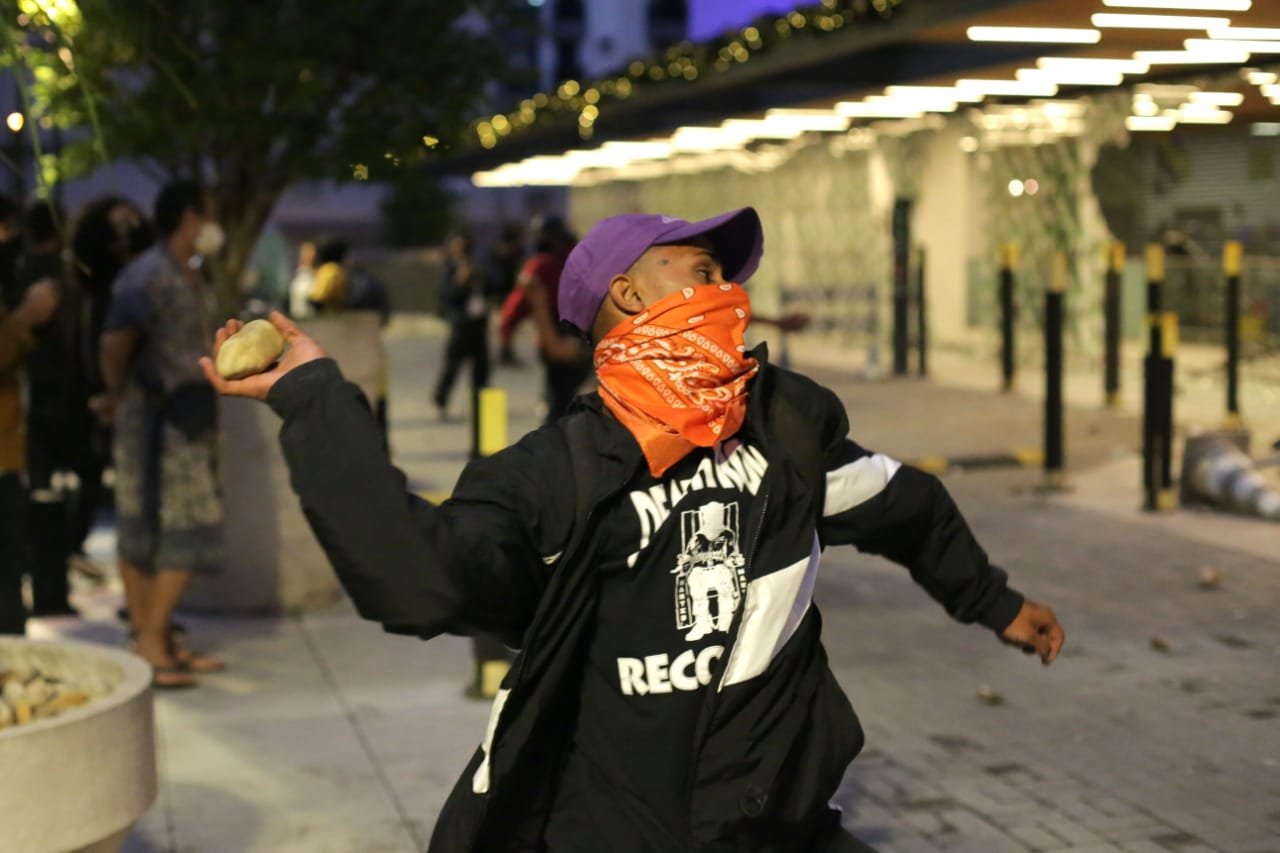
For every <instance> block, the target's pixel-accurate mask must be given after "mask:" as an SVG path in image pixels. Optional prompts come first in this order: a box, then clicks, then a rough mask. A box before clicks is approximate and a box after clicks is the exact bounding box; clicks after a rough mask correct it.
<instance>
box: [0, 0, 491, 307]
mask: <svg viewBox="0 0 1280 853" xmlns="http://www.w3.org/2000/svg"><path fill="white" fill-rule="evenodd" d="M511 5H512V4H510V3H509V2H503V0H361V2H359V3H353V2H334V3H329V2H315V0H310V2H308V0H268V2H261V3H229V2H226V0H0V14H3V15H4V20H5V24H3V25H0V27H3V29H4V32H5V39H6V41H5V44H4V45H3V47H4V48H5V49H6V50H5V53H6V54H7V56H8V57H9V60H10V62H11V63H13V64H14V65H15V66H17V71H18V72H19V73H18V75H17V77H18V79H19V82H20V85H21V86H22V88H23V93H24V97H25V98H26V100H27V113H28V115H29V116H30V117H32V118H34V119H36V120H35V121H29V122H28V125H29V127H30V130H31V133H32V137H31V138H32V143H33V147H35V149H36V154H37V157H38V158H40V163H41V165H42V167H43V170H44V172H45V173H46V180H49V179H56V178H58V177H60V176H68V177H69V176H72V175H74V174H77V173H80V172H83V171H86V170H88V169H90V168H92V167H93V166H95V165H99V164H101V163H103V162H106V161H108V160H109V159H115V158H128V159H133V160H137V161H139V162H144V163H148V164H152V165H154V166H155V167H156V168H157V169H158V170H159V171H161V172H162V173H163V174H164V176H166V177H167V176H188V177H198V178H200V179H201V180H203V181H204V182H205V184H206V185H207V186H208V187H209V189H210V191H211V193H212V195H213V197H214V199H215V200H216V202H217V205H218V210H219V216H220V219H221V221H222V223H223V225H224V228H225V229H226V232H227V244H226V248H225V250H224V252H223V253H222V256H221V257H220V258H219V259H217V262H218V264H219V268H218V270H217V272H218V276H217V278H218V281H219V284H220V292H221V294H222V296H223V301H224V307H228V308H230V307H232V306H234V305H236V303H237V300H238V294H237V292H236V287H235V283H236V282H237V281H238V280H239V277H240V273H241V271H242V270H243V268H244V266H245V264H246V262H247V261H248V259H249V256H250V254H251V253H252V251H253V247H254V244H255V242H256V241H257V239H258V235H259V233H260V232H261V230H262V226H263V225H264V223H265V222H266V220H267V218H268V217H269V216H270V214H271V211H272V209H273V208H274V207H275V204H276V201H277V200H278V199H279V197H280V194H281V193H282V192H283V191H284V190H285V189H286V188H287V187H288V186H289V185H290V184H291V183H293V182H294V181H297V180H299V179H304V178H332V179H348V180H350V179H356V180H379V179H384V178H387V177H390V176H392V175H393V174H394V173H395V172H397V171H399V170H403V169H412V168H413V167H414V166H415V165H419V164H421V162H422V161H424V160H425V159H426V158H428V157H430V156H433V154H434V152H436V151H438V150H442V149H448V148H449V147H451V145H452V144H453V142H454V140H457V139H458V138H460V137H459V135H460V133H461V131H462V130H463V129H464V123H465V120H466V119H467V117H468V116H469V114H470V113H471V112H472V111H473V109H474V108H475V107H476V106H478V98H479V97H480V95H481V94H482V91H483V89H484V85H485V83H486V82H488V81H490V80H493V79H495V78H497V77H499V76H500V75H501V74H502V73H503V63H502V56H501V47H500V44H499V43H498V42H497V41H496V40H495V39H493V38H492V37H491V36H490V35H489V34H488V33H491V32H494V31H499V32H500V31H502V28H503V27H504V26H506V25H507V14H508V10H509V9H510V7H511ZM13 22H16V26H15V25H14V23H13ZM40 127H44V128H46V129H48V128H54V127H56V128H66V129H67V131H66V132H65V133H64V140H66V142H65V145H64V147H63V148H62V150H61V151H60V152H59V153H58V154H57V155H53V154H48V153H44V152H42V151H41V150H40V147H39V141H40ZM55 157H56V161H55V159H54V158H55Z"/></svg>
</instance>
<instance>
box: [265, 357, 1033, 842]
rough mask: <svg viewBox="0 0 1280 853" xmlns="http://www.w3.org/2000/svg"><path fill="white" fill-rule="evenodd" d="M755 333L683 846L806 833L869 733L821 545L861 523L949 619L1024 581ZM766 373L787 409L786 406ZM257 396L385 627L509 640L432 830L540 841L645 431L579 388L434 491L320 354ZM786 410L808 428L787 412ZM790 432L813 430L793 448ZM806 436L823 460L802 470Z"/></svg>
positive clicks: (327, 543) (364, 607)
mask: <svg viewBox="0 0 1280 853" xmlns="http://www.w3.org/2000/svg"><path fill="white" fill-rule="evenodd" d="M754 354H755V355H756V356H757V357H758V358H759V359H760V360H761V361H762V363H764V364H765V366H764V368H763V369H762V370H761V372H760V374H759V375H758V376H757V377H756V378H755V379H753V380H752V382H751V385H750V386H749V392H748V393H749V396H748V414H747V419H746V424H745V425H744V428H743V429H744V430H745V431H747V436H748V437H749V439H750V440H751V441H752V442H753V443H754V444H755V445H756V446H758V447H759V448H760V449H761V451H762V452H763V454H764V456H765V458H766V459H768V460H769V467H768V470H767V472H766V474H765V479H764V483H763V486H762V489H761V494H762V495H763V496H764V498H763V500H762V501H761V502H760V503H761V505H762V509H761V510H760V514H759V517H758V518H757V519H755V522H754V523H755V529H756V531H757V534H756V537H755V539H756V542H755V547H754V548H753V557H752V562H753V565H752V566H751V568H750V572H749V578H748V579H749V583H748V587H747V593H746V595H744V596H743V601H742V604H741V605H740V610H739V613H738V614H737V616H736V617H735V621H734V623H733V631H732V633H731V635H730V637H729V640H728V642H727V643H726V648H727V651H726V652H725V655H724V658H723V659H722V660H721V661H720V662H719V668H720V672H718V673H717V674H716V678H717V679H718V680H719V684H718V689H712V690H709V691H708V692H707V703H706V706H705V707H704V709H703V712H702V715H701V718H700V721H699V725H698V730H697V731H698V734H697V737H696V742H695V744H694V745H693V753H692V756H693V757H692V759H691V762H692V764H691V772H690V778H691V780H692V781H691V784H690V790H689V791H688V792H687V793H688V802H689V814H688V827H689V830H690V837H689V839H688V846H687V849H688V850H690V851H695V850H696V851H708V853H711V851H726V853H727V851H752V850H758V851H792V850H794V851H800V850H807V849H810V848H811V842H810V840H811V837H812V836H811V834H812V833H813V832H814V830H815V827H816V825H817V824H818V821H819V819H820V818H821V817H822V816H823V815H824V814H825V812H826V810H827V803H828V801H829V800H830V798H831V796H832V795H833V794H834V793H835V790H836V788H837V786H838V785H839V783H840V780H841V778H842V776H843V774H844V772H845V770H846V768H847V766H848V764H849V762H850V761H851V760H852V759H853V757H854V756H855V755H856V754H857V752H858V751H859V749H860V748H861V746H862V740H863V739H862V732H861V728H860V727H859V724H858V720H857V717H856V716H855V715H854V712H853V709H852V707H851V706H850V704H849V701H848V699H847V698H846V697H845V695H844V693H843V691H842V690H841V689H840V687H839V685H838V684H837V683H836V681H835V679H834V677H833V676H832V674H831V671H830V669H829V668H828V666H827V659H826V653H825V652H824V650H823V648H822V644H821V641H820V633H821V618H820V616H819V614H818V610H817V608H816V607H815V606H813V605H812V601H811V596H812V592H813V581H814V577H815V575H816V571H817V566H818V562H819V557H820V551H821V548H823V547H826V546H829V545H842V544H852V545H856V546H857V547H858V548H859V549H860V550H863V551H866V552H871V553H876V554H882V555H884V556H886V557H888V558H890V559H892V560H895V561H897V562H899V563H901V564H903V565H904V566H906V567H907V568H908V569H909V570H910V572H911V574H912V577H913V578H914V579H915V580H916V582H917V583H919V584H920V585H921V586H923V587H924V588H925V589H926V590H927V591H928V592H929V594H930V595H931V596H933V597H934V598H935V599H936V600H938V601H939V602H940V603H941V604H942V605H943V606H944V607H945V608H946V609H947V611H948V612H949V613H950V614H951V615H952V616H953V617H954V618H956V619H957V620H959V621H962V622H975V621H976V622H980V623H981V624H983V625H985V626H987V627H988V628H991V629H993V630H997V631H998V630H1002V629H1003V628H1004V627H1005V626H1006V625H1008V623H1009V622H1011V621H1012V619H1013V617H1014V616H1015V615H1016V614H1017V612H1018V609H1019V608H1020V606H1021V603H1022V598H1021V596H1020V595H1018V594H1017V593H1016V592H1014V591H1012V590H1011V589H1009V588H1007V586H1006V579H1005V575H1004V572H1002V571H1001V570H1000V569H998V568H996V567H994V566H992V565H991V564H990V563H989V561H988V560H987V556H986V554H985V553H984V552H983V551H982V549H981V548H980V547H979V545H978V544H977V542H976V541H975V539H974V537H973V535H972V533H971V532H970V530H969V528H968V526H967V525H966V523H965V522H964V519H963V518H962V517H961V515H960V513H959V511H958V509H957V508H956V506H955V504H954V502H953V501H952V500H951V498H950V496H949V495H948V494H947V492H946V490H945V489H944V488H943V486H942V485H941V483H940V482H939V481H938V480H937V479H936V478H935V477H933V476H931V475H928V474H925V473H923V472H921V471H919V470H916V469H914V468H911V467H909V466H899V465H898V463H896V462H894V461H893V460H891V459H888V458H887V457H884V456H881V455H878V454H874V453H872V452H870V451H868V450H866V449H864V448H862V447H860V446H859V445H857V444H855V443H854V442H852V441H850V440H849V439H848V437H847V432H848V420H847V417H846V415H845V412H844V407H843V406H842V404H841V403H840V401H839V400H838V398H837V397H836V396H835V395H834V394H833V393H832V392H831V391H829V390H828V389H826V388H823V387H822V386H820V385H818V384H816V383H814V382H812V381H811V380H809V379H806V378H804V377H802V376H800V375H798V374H795V373H791V372H789V371H786V370H783V369H781V368H776V367H772V366H769V365H768V364H767V356H766V353H764V351H763V348H760V349H759V350H757V352H756V353H754ZM775 394H777V395H782V396H783V397H784V399H785V401H786V403H787V404H788V405H789V406H790V407H791V408H790V409H789V410H788V411H790V412H793V413H794V415H793V416H792V417H790V418H788V419H787V421H786V424H785V425H782V424H780V423H778V422H777V421H780V420H781V418H780V417H779V416H778V415H777V411H778V406H776V405H770V403H771V401H772V397H773V395H775ZM268 402H269V403H270V404H271V405H272V407H273V408H274V409H275V410H276V412H277V413H278V414H280V415H281V417H282V418H283V419H284V424H283V427H282V430H281V436H280V437H281V443H282V446H283V448H284V453H285V457H286V459H287V461H288V464H289V468H290V472H291V475H292V480H293V486H294V489H295V490H296V491H297V493H298V495H299V497H300V498H301V502H302V507H303V510H304V512H305V514H306V516H307V518H308V520H309V522H310V523H311V526H312V528H313V529H314V531H315V533H316V536H317V538H318V539H319V541H320V543H321V545H322V546H323V547H324V549H325V551H326V553H327V554H328V556H329V558H330V560H331V561H332V563H333V566H334V568H335V570H336V571H337V573H338V576H339V578H340V579H341V581H342V583H343V585H344V586H345V588H346V590H347V592H348V593H349V594H350V596H351V598H352V600H353V602H354V603H355V606H356V608H357V609H358V610H359V612H360V614H361V615H362V616H364V617H365V618H367V619H371V620H374V621H377V622H381V623H382V624H383V625H384V626H385V627H386V628H387V630H389V631H393V632H396V633H409V634H416V635H418V636H421V637H423V638H430V637H433V636H436V635H438V634H441V633H455V634H476V633H484V634H489V635H492V636H495V637H498V638H500V639H502V640H503V641H504V642H506V643H507V644H508V645H510V646H512V647H514V648H519V649H520V650H521V652H520V654H519V656H518V658H517V659H516V661H515V663H514V664H513V665H512V668H511V671H510V672H509V674H508V676H507V678H506V680H505V681H504V683H503V689H502V691H501V692H500V693H499V695H498V698H497V700H496V701H495V703H494V707H493V710H492V713H491V716H490V721H489V726H488V731H487V733H486V736H485V738H484V744H483V745H482V747H481V748H480V749H479V750H478V751H477V752H476V754H475V756H474V757H473V759H472V761H471V762H470V764H469V765H468V766H467V768H466V771H465V772H464V773H463V775H462V778H461V779H460V780H459V782H458V784H457V786H456V787H455V789H454V791H453V793H452V795H451V796H450V797H449V800H448V802H447V803H446V805H445V807H444V809H443V811H442V813H441V815H440V818H439V821H438V823H437V826H436V830H435V833H434V836H433V838H432V842H431V850H432V851H440V853H453V852H454V851H486V853H487V851H508V850H511V851H538V850H542V849H543V844H542V831H543V827H544V826H545V821H546V817H547V813H548V810H549V808H550V805H551V800H552V797H553V794H554V791H555V785H556V780H557V774H558V769H559V767H560V765H561V761H562V759H563V757H564V755H565V750H566V748H567V747H568V745H569V738H570V736H571V732H570V731H569V728H570V724H571V722H572V720H573V719H574V718H575V717H574V715H575V713H576V708H575V707H574V703H575V702H576V699H577V696H578V690H577V685H578V683H579V680H580V678H581V674H582V668H583V666H584V662H585V659H586V643H587V641H588V639H589V635H590V632H589V630H588V629H589V627H590V625H591V624H592V618H593V616H594V607H595V603H596V590H597V581H596V577H595V576H594V573H593V570H592V566H593V559H592V554H593V550H594V549H595V547H596V545H597V543H596V542H595V541H594V535H595V534H596V533H598V531H599V530H601V529H602V528H603V527H605V526H606V525H601V524H598V523H596V521H597V520H598V518H599V517H601V514H603V513H607V512H609V511H610V509H611V508H612V507H614V506H616V505H617V504H616V500H617V499H619V498H620V497H621V496H622V495H623V494H624V493H625V491H626V487H627V485H628V483H629V482H630V481H631V480H632V478H633V477H635V476H636V475H637V474H638V473H639V472H640V471H641V466H642V465H643V457H642V454H641V452H640V449H639V446H638V445H637V444H636V442H635V441H634V439H633V438H632V437H631V435H630V433H629V432H628V431H627V430H626V429H625V428H624V427H623V426H622V425H621V424H619V423H618V422H617V421H616V420H614V419H613V418H612V417H611V416H610V415H608V413H607V412H606V411H605V410H604V408H603V406H602V405H601V404H600V402H599V399H598V397H594V396H592V397H584V398H581V399H580V401H579V403H578V404H577V410H576V411H575V412H574V413H573V414H571V415H570V416H569V417H568V418H566V419H564V420H562V421H561V422H559V423H557V424H551V425H548V426H544V427H542V428H541V429H539V430H537V431H535V432H532V433H530V434H529V435H526V436H525V437H524V438H523V439H521V440H520V441H519V442H518V443H516V444H515V445H513V446H511V447H509V448H507V449H506V450H504V451H502V452H501V453H498V454H496V455H494V456H490V457H487V458H482V459H478V460H475V461H473V462H472V463H471V464H469V465H468V466H467V468H466V470H465V471H464V472H463V474H462V477H461V479H460V480H459V482H458V485H457V487H456V488H455V490H454V493H453V497H452V498H451V499H450V500H448V501H446V502H444V503H443V504H441V505H439V506H434V505H432V504H430V503H428V502H426V501H424V500H422V499H420V498H418V497H416V496H415V495H413V494H411V493H410V492H409V491H408V489H407V487H406V480H405V477H404V475H403V474H401V473H400V472H399V471H397V470H396V469H394V468H393V467H392V466H391V465H390V464H389V462H388V461H387V458H386V456H385V453H384V451H383V449H382V444H381V438H380V434H379V432H378V428H377V425H376V423H375V421H374V419H373V417H372V415H371V414H370V413H369V411H368V408H367V405H366V404H365V402H364V398H363V396H362V395H361V394H360V392H359V390H358V389H357V388H356V387H355V386H353V385H351V384H349V383H346V382H344V381H343V380H342V377H341V374H340V372H339V371H338V368H337V366H336V365H335V364H334V363H333V362H332V361H329V360H322V361H317V362H313V363H310V364H306V365H303V366H301V367H299V368H297V369H296V370H294V371H293V372H292V373H290V374H289V375H287V376H285V377H284V378H282V379H281V380H280V381H279V382H278V383H276V385H275V387H274V388H273V389H272V391H271V393H270V395H269V397H268ZM575 419H576V422H577V425H576V426H570V424H571V423H572V422H573V421H574V420H575ZM797 424H805V425H809V428H810V429H811V430H812V434H811V435H798V434H795V433H797V432H798V429H797ZM801 429H803V427H802V428H801ZM784 433H792V434H784ZM571 436H572V438H571ZM571 442H572V443H573V446H572V448H571ZM802 442H810V444H811V446H814V447H816V448H818V449H819V452H818V453H816V454H806V453H799V452H796V448H797V447H800V446H803V445H802V444H801V443H802ZM809 456H813V457H814V458H819V457H820V458H821V460H822V462H823V466H822V467H823V468H824V469H825V477H824V476H823V474H824V472H822V471H819V472H816V473H814V472H806V471H804V470H802V469H803V468H804V464H803V461H802V460H804V459H805V458H807V457H809ZM579 482H581V483H588V484H589V485H588V486H587V487H586V490H587V492H588V493H587V494H576V492H577V489H576V487H575V483H579ZM753 593H754V594H753Z"/></svg>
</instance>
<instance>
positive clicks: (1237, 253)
mask: <svg viewBox="0 0 1280 853" xmlns="http://www.w3.org/2000/svg"><path fill="white" fill-rule="evenodd" d="M1243 254H1244V247H1243V246H1242V245H1241V244H1240V241H1239V240H1228V241H1227V243H1226V245H1224V246H1223V247H1222V271H1223V273H1224V274H1225V275H1226V278H1227V304H1226V317H1225V318H1224V322H1225V323H1226V329H1225V331H1226V333H1227V334H1226V337H1227V418H1226V426H1227V427H1228V428H1236V427H1239V426H1240V424H1241V418H1240V266H1241V261H1242V260H1243V258H1242V255H1243Z"/></svg>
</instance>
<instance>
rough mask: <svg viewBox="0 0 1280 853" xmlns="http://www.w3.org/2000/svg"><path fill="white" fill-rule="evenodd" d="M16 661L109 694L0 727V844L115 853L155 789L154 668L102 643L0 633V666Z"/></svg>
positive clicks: (45, 852) (35, 850)
mask: <svg viewBox="0 0 1280 853" xmlns="http://www.w3.org/2000/svg"><path fill="white" fill-rule="evenodd" d="M14 664H18V665H27V666H33V667H35V668H36V669H38V670H40V671H41V672H43V673H46V674H48V675H53V676H56V677H58V678H63V679H67V680H70V681H74V682H75V683H77V684H80V685H82V686H84V687H87V688H90V689H92V690H94V691H95V692H96V691H101V692H102V693H103V695H101V696H98V697H97V698H95V699H93V700H92V701H90V702H89V703H88V704H86V705H82V706H80V707H78V708H72V709H70V710H68V711H63V712H62V713H61V714H59V715H58V716H56V717H51V718H49V719H44V720H37V721H35V722H31V723H28V724H26V725H22V726H14V727H10V728H6V729H3V730H0V848H2V849H4V850H14V851H17V850H21V851H23V853H66V851H77V853H115V851H117V850H119V849H120V847H121V845H122V844H123V843H124V840H125V838H126V837H127V836H128V834H129V829H130V827H131V826H132V825H133V823H134V822H135V821H136V820H137V819H138V818H140V817H141V816H142V815H143V814H144V813H145V812H146V811H147V809H148V808H150V807H151V804H152V803H153V802H154V801H155V798H156V755H155V731H154V726H153V722H152V708H151V690H150V686H151V667H149V666H147V664H146V663H145V662H143V661H142V660H141V659H140V658H137V657H135V656H133V655H131V654H127V653H125V652H122V651H118V650H115V649H109V648H105V647H103V646H91V645H87V644H83V643H72V642H66V641H56V642H51V641H37V640H25V639H21V638H17V637H12V638H0V669H9V668H12V667H13V665H14Z"/></svg>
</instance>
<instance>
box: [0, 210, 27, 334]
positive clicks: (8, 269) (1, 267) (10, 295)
mask: <svg viewBox="0 0 1280 853" xmlns="http://www.w3.org/2000/svg"><path fill="white" fill-rule="evenodd" d="M22 245H23V240H22V203H21V202H20V201H17V200H15V199H13V198H12V197H11V196H7V195H5V194H3V193H0V303H3V304H4V307H5V308H8V309H9V310H10V311H12V310H13V309H14V308H16V307H17V306H18V305H19V303H21V302H22V296H23V293H22V289H21V288H19V287H18V286H17V283H16V281H15V280H14V277H13V271H14V268H15V267H16V266H17V264H18V256H19V255H21V254H22Z"/></svg>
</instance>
